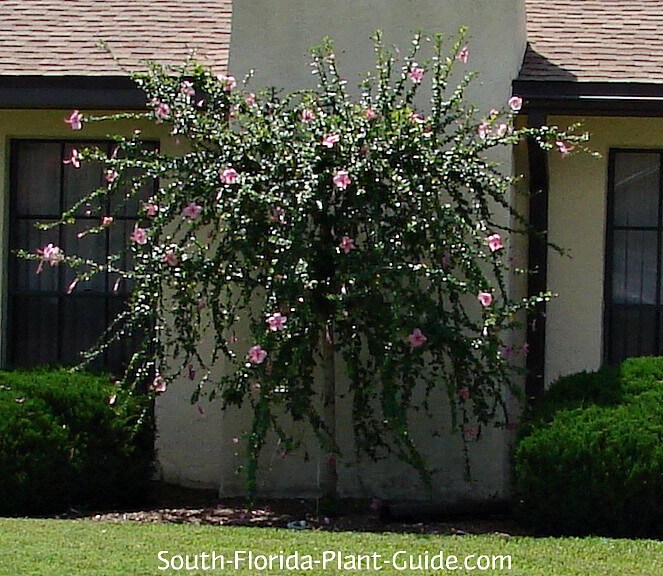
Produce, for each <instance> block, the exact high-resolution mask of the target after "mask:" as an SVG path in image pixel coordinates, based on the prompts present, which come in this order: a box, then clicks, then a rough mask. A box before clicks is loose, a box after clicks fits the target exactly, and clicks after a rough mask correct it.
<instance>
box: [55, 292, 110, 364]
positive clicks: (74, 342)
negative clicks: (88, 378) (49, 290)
mask: <svg viewBox="0 0 663 576" xmlns="http://www.w3.org/2000/svg"><path fill="white" fill-rule="evenodd" d="M62 305H63V314H62V331H63V335H64V337H63V338H62V358H61V362H63V363H64V364H77V363H79V362H80V361H81V360H82V357H81V352H84V351H86V350H89V349H90V348H92V346H94V344H96V342H97V340H98V339H99V337H100V336H101V335H102V334H103V331H104V330H105V328H106V298H105V297H85V296H81V295H73V294H72V295H71V296H68V297H65V298H63V299H62ZM73 335H75V337H73Z"/></svg>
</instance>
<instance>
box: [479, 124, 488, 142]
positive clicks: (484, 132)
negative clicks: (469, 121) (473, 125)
mask: <svg viewBox="0 0 663 576" xmlns="http://www.w3.org/2000/svg"><path fill="white" fill-rule="evenodd" d="M489 131H490V126H488V122H482V123H481V124H479V127H478V128H477V134H479V138H481V139H482V140H485V139H486V137H487V136H488V132H489Z"/></svg>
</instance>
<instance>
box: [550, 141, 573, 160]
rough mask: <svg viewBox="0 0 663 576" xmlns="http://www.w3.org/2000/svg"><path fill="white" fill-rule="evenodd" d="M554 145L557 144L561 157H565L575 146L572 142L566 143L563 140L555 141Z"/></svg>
mask: <svg viewBox="0 0 663 576" xmlns="http://www.w3.org/2000/svg"><path fill="white" fill-rule="evenodd" d="M555 146H557V148H558V150H559V152H560V154H561V155H562V158H566V157H567V156H568V155H569V154H570V153H571V152H572V151H573V149H574V148H575V146H573V145H572V144H567V143H566V142H564V141H563V140H557V141H556V142H555Z"/></svg>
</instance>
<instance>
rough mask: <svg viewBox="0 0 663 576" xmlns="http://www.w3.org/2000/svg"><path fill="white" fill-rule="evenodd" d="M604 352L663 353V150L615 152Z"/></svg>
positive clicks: (618, 355)
mask: <svg viewBox="0 0 663 576" xmlns="http://www.w3.org/2000/svg"><path fill="white" fill-rule="evenodd" d="M609 166H610V184H609V190H608V226H607V238H606V240H607V241H606V271H607V274H606V299H605V302H606V306H605V308H606V309H605V327H606V331H605V333H606V338H605V356H606V360H607V362H609V363H618V362H620V361H622V360H623V359H625V358H629V357H632V356H649V355H658V354H661V353H663V334H661V330H662V328H663V317H662V314H663V294H662V292H663V286H661V262H662V257H663V253H662V250H663V246H662V239H663V178H662V176H661V171H662V169H663V151H644V150H613V151H611V153H610V165H609Z"/></svg>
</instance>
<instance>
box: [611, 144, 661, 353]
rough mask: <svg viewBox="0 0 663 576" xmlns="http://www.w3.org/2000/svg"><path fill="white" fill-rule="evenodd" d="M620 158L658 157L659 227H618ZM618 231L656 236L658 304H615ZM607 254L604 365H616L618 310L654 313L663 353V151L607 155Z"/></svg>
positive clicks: (619, 151) (656, 336) (656, 337)
mask: <svg viewBox="0 0 663 576" xmlns="http://www.w3.org/2000/svg"><path fill="white" fill-rule="evenodd" d="M619 154H656V155H658V157H659V189H658V205H657V207H658V215H657V225H656V226H624V225H615V224H614V219H615V183H616V182H615V169H616V163H617V155H619ZM619 230H629V231H630V230H634V231H638V230H640V231H652V232H656V233H657V240H656V250H657V264H656V267H657V270H656V304H629V303H613V296H614V294H613V278H614V248H615V241H614V239H615V232H616V231H619ZM604 246H605V252H604V275H603V346H602V348H603V363H604V364H615V363H616V362H615V361H614V360H613V359H612V358H611V349H612V344H613V338H614V331H615V330H614V326H613V324H614V321H613V318H612V313H613V310H615V309H624V310H625V309H632V310H635V309H643V310H644V309H647V310H651V309H652V308H653V309H655V311H656V312H657V313H656V318H655V330H654V334H653V338H654V340H655V349H656V350H657V351H658V353H663V334H661V329H662V328H663V295H662V294H661V292H662V288H663V286H662V284H663V148H610V150H609V153H608V189H607V205H606V222H605V243H604Z"/></svg>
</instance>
